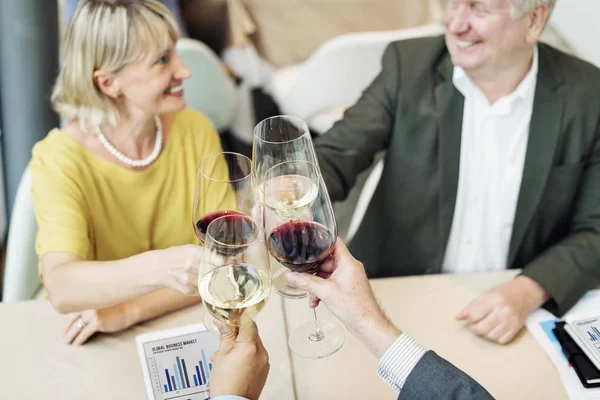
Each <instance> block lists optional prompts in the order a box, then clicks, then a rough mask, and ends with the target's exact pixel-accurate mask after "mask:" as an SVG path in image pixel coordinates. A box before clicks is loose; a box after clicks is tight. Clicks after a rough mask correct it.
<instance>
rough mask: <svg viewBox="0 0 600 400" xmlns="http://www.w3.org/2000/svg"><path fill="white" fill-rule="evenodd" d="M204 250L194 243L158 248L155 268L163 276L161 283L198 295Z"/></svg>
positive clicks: (179, 290) (180, 291)
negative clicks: (199, 272) (163, 248)
mask: <svg viewBox="0 0 600 400" xmlns="http://www.w3.org/2000/svg"><path fill="white" fill-rule="evenodd" d="M202 252H203V249H202V247H200V246H196V245H193V244H186V245H183V246H173V247H169V248H168V249H165V250H157V251H156V253H158V256H157V257H156V259H155V269H156V270H158V273H159V275H160V276H161V278H160V282H159V284H160V285H161V286H164V287H168V288H171V289H173V290H175V291H177V292H179V293H182V294H185V295H188V296H197V295H198V271H199V269H200V263H201V262H202Z"/></svg>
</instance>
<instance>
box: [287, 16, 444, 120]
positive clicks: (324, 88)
mask: <svg viewBox="0 0 600 400" xmlns="http://www.w3.org/2000/svg"><path fill="white" fill-rule="evenodd" d="M443 32H444V27H443V25H440V24H432V25H424V26H420V27H416V28H410V29H402V30H395V31H381V32H359V33H351V34H347V35H341V36H338V37H336V38H334V39H331V40H329V41H327V42H326V43H324V44H323V45H322V46H321V47H320V48H319V49H318V50H317V51H316V52H315V53H314V54H313V55H312V56H311V57H310V58H309V59H308V60H307V61H306V62H305V63H304V65H303V67H302V70H301V72H300V73H299V75H298V77H297V78H296V80H295V82H294V83H293V84H292V86H291V87H290V89H289V91H288V92H287V93H286V94H285V96H284V98H283V99H281V104H280V107H281V109H282V111H283V112H284V113H286V114H292V115H297V116H299V117H300V118H303V119H310V118H311V117H312V116H314V115H315V114H317V113H319V112H323V111H326V110H329V109H330V108H332V107H340V106H342V107H343V106H350V105H352V104H354V103H355V102H356V101H357V100H358V98H359V97H360V95H361V93H362V91H363V90H364V89H365V88H366V87H367V86H368V85H369V83H371V81H372V80H373V79H374V78H375V77H376V76H377V74H378V73H379V72H380V71H381V57H382V56H383V52H384V51H385V49H386V47H387V45H388V44H389V43H391V42H393V41H396V40H403V39H409V38H414V37H424V36H435V35H440V34H442V33H443Z"/></svg>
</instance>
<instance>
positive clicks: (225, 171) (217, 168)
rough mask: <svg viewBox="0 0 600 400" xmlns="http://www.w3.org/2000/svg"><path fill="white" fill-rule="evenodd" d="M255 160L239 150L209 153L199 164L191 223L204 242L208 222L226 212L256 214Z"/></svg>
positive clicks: (231, 213)
mask: <svg viewBox="0 0 600 400" xmlns="http://www.w3.org/2000/svg"><path fill="white" fill-rule="evenodd" d="M255 205H256V201H255V198H254V190H253V187H252V161H251V160H250V159H249V158H248V157H246V156H244V155H242V154H238V153H230V152H225V153H216V154H212V155H209V156H206V157H205V158H204V159H202V161H201V162H200V165H199V166H198V176H197V180H196V190H195V193H194V205H193V208H192V224H193V227H194V232H195V233H196V237H197V238H198V240H199V241H200V243H204V240H205V236H206V229H207V228H208V226H209V224H210V223H211V222H212V221H213V220H215V219H217V218H219V217H222V216H226V215H248V216H253V212H254V210H255Z"/></svg>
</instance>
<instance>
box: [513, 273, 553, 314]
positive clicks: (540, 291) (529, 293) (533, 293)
mask: <svg viewBox="0 0 600 400" xmlns="http://www.w3.org/2000/svg"><path fill="white" fill-rule="evenodd" d="M515 283H517V284H518V285H519V290H520V291H521V293H523V294H524V297H525V298H526V301H527V304H528V308H529V310H530V311H533V310H536V309H538V308H540V307H541V306H542V305H543V304H544V303H545V302H546V301H548V299H549V296H548V293H547V292H546V290H545V289H544V288H543V287H542V286H541V285H540V284H539V283H538V282H536V281H535V280H534V279H532V278H530V277H528V276H525V275H519V276H517V277H516V278H515Z"/></svg>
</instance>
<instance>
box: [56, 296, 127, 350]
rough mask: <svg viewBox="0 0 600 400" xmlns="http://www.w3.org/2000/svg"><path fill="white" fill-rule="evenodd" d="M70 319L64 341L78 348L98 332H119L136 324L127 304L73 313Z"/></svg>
mask: <svg viewBox="0 0 600 400" xmlns="http://www.w3.org/2000/svg"><path fill="white" fill-rule="evenodd" d="M68 317H69V320H68V323H67V326H66V328H65V330H64V332H63V339H64V342H65V343H66V344H73V345H76V346H80V345H82V344H84V343H85V342H86V341H87V340H88V339H89V338H90V337H91V336H92V335H93V334H94V333H96V332H105V333H109V332H119V331H122V330H124V329H127V328H129V327H130V326H132V325H134V324H135V323H136V321H135V320H134V318H132V316H131V315H130V313H129V312H128V310H127V305H126V304H119V305H116V306H113V307H108V308H100V309H98V310H85V311H82V312H76V313H71V314H68Z"/></svg>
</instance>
